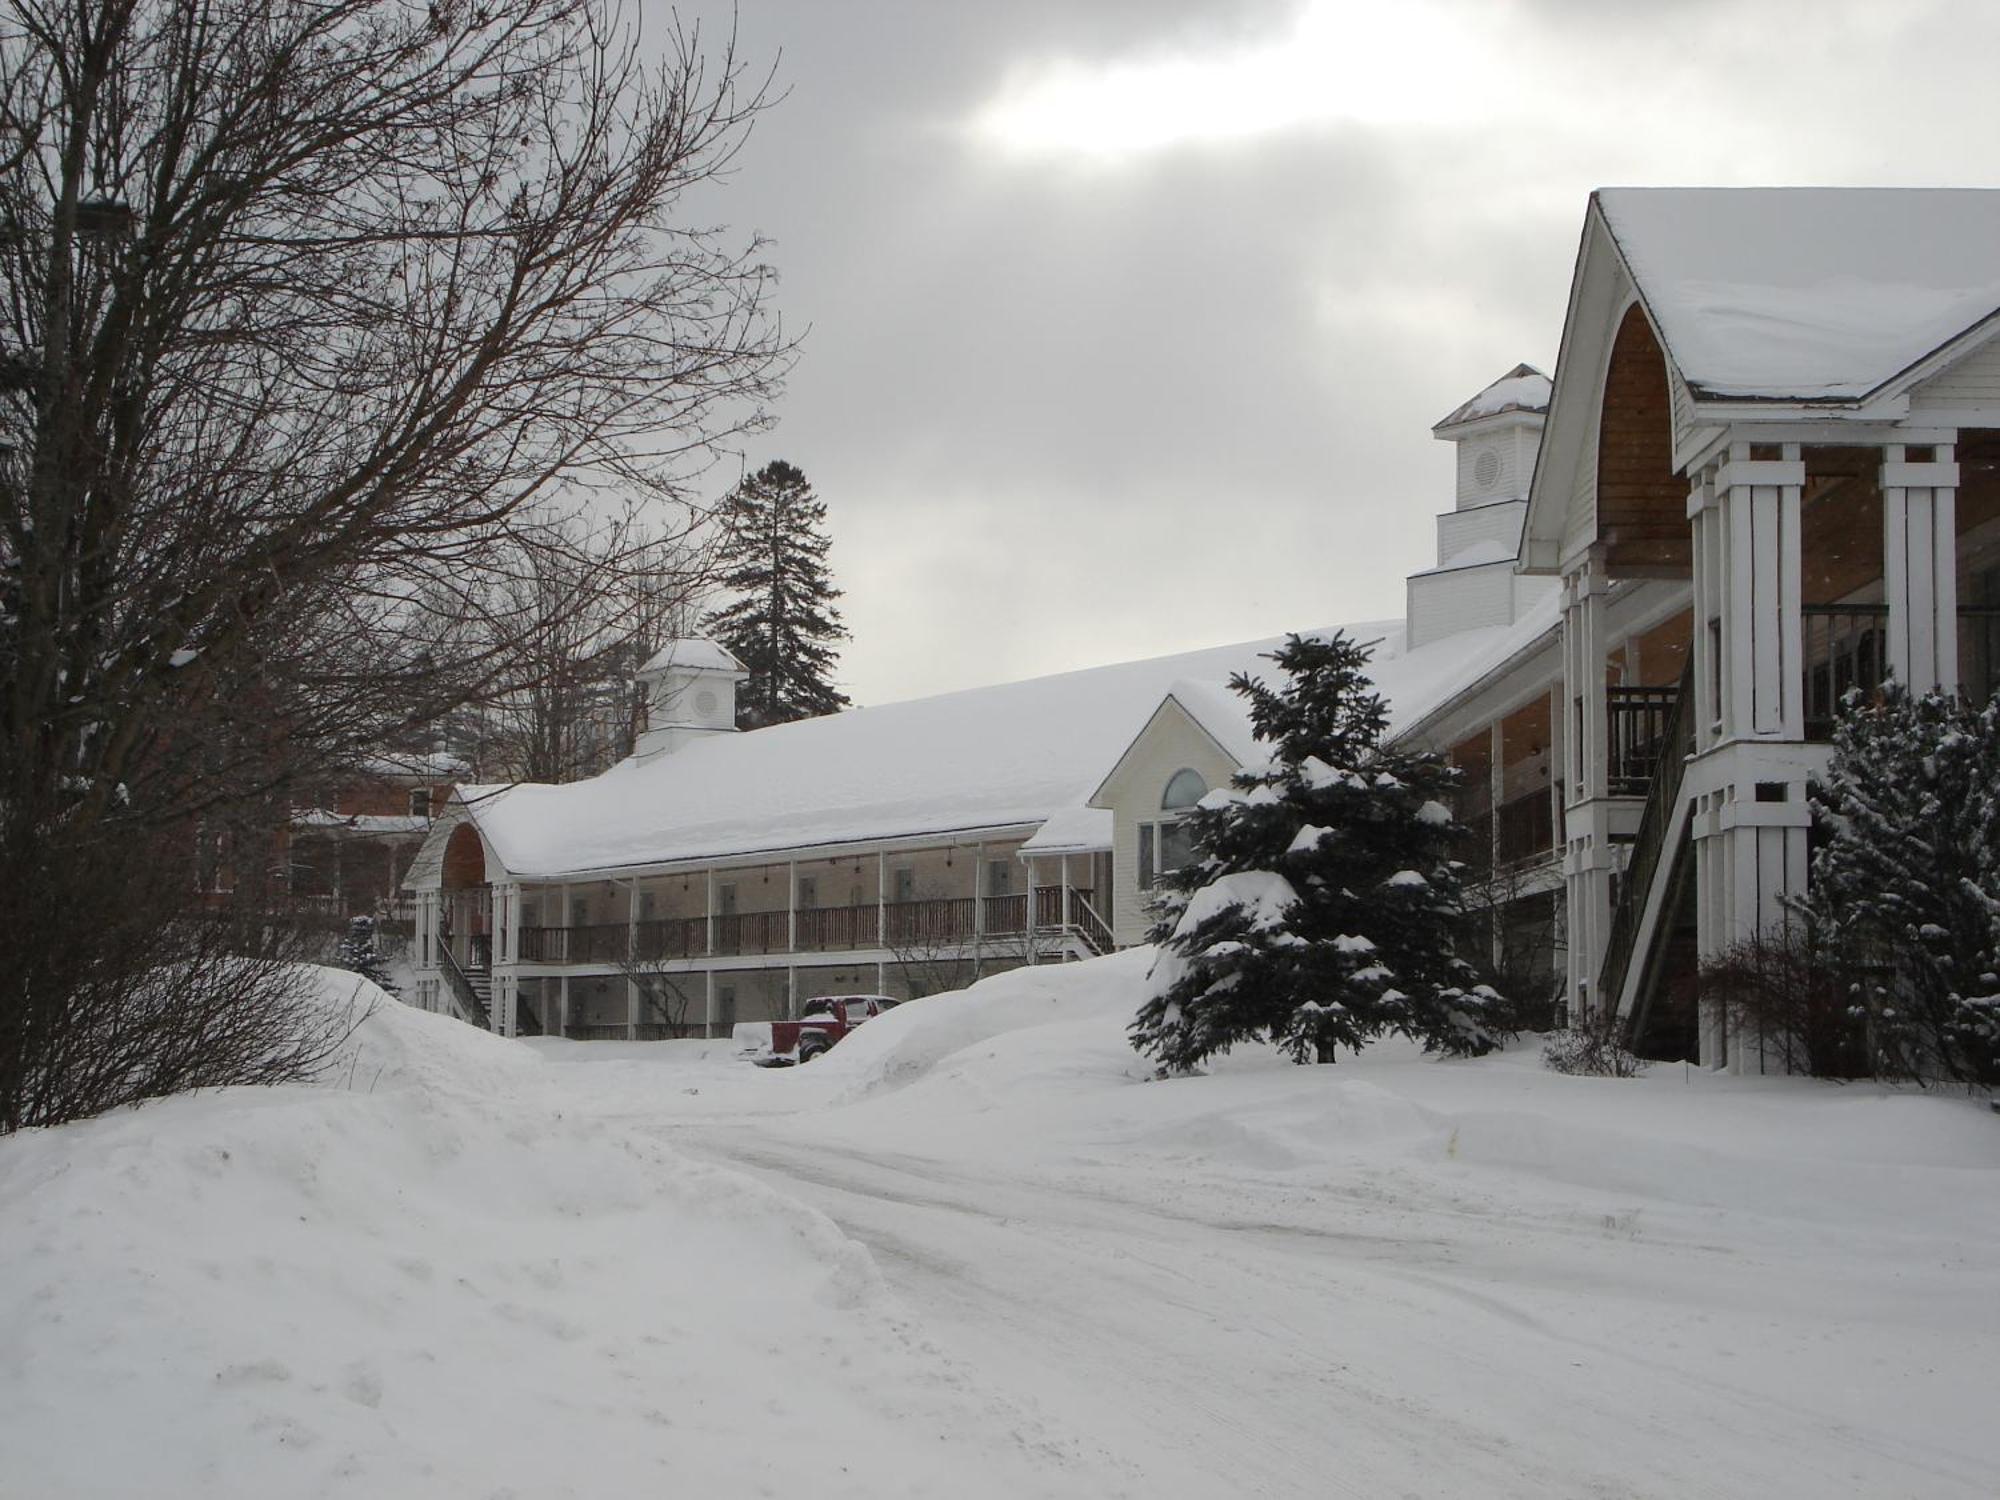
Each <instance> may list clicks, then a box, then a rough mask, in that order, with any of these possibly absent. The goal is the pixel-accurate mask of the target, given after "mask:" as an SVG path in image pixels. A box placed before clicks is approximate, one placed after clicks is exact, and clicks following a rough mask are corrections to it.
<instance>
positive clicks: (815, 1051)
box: [757, 995, 896, 1068]
mask: <svg viewBox="0 0 2000 1500" xmlns="http://www.w3.org/2000/svg"><path fill="white" fill-rule="evenodd" d="M895 1004H896V1002H895V1001H894V1000H892V999H891V998H890V997H889V996H887V995H815V996H814V997H813V998H812V999H810V1000H808V1001H806V1003H805V1004H804V1005H802V1006H800V1007H799V1018H798V1019H797V1020H796V1021H773V1022H771V1039H770V1042H769V1043H768V1044H767V1045H766V1046H764V1047H761V1048H759V1052H760V1054H761V1055H760V1056H759V1057H758V1058H757V1066H758V1067H760V1068H788V1067H790V1066H791V1065H792V1064H793V1063H809V1062H811V1061H812V1060H813V1059H814V1058H815V1057H818V1056H819V1055H820V1054H821V1053H822V1052H824V1051H826V1050H827V1049H828V1048H829V1047H831V1046H832V1045H833V1044H834V1043H835V1042H837V1041H839V1040H840V1039H841V1038H842V1037H844V1036H846V1035H847V1033H848V1032H850V1031H852V1030H854V1028H855V1027H857V1026H859V1025H860V1024H861V1023H862V1022H863V1021H866V1020H868V1019H869V1018H871V1017H873V1016H879V1015H881V1014H882V1012H883V1011H885V1010H889V1009H891V1008H893V1007H894V1006H895Z"/></svg>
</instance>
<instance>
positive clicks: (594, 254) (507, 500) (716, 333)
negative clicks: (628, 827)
mask: <svg viewBox="0 0 2000 1500" xmlns="http://www.w3.org/2000/svg"><path fill="white" fill-rule="evenodd" d="M636 15H637V11H636V8H632V7H620V6H619V5H617V4H616V3H615V0H481V3H478V4H474V3H470V0H430V3H428V4H425V5H416V4H410V3H406V0H316V3H310V4H308V3H304V0H0V123H4V127H5V128H4V130H0V746H4V750H0V868H5V869H7V870H8V871H9V873H10V879H8V880H7V881H5V882H0V886H4V887H5V893H4V895H0V932H4V933H5V934H6V936H5V938H4V939H0V941H4V942H5V943H6V944H7V946H8V947H9V948H10V949H12V950H13V951H12V952H9V953H4V954H0V972H4V975H5V977H4V979H0V985H4V990H0V1128H5V1127H6V1126H9V1125H14V1124H19V1123H21V1122H22V1121H23V1120H24V1119H25V1118H27V1117H28V1113H29V1112H28V1111H27V1110H26V1109H25V1107H24V1106H23V1104H22V1103H21V1101H22V1100H23V1099H25V1098H28V1097H30V1096H31V1095H33V1094H34V1093H35V1090H36V1089H37V1088H39V1087H40V1086H41V1085H40V1084H39V1083H38V1082H36V1080H37V1079H43V1078H44V1077H45V1074H46V1071H47V1070H48V1069H49V1068H52V1067H55V1066H58V1061H57V1059H59V1058H60V1056H61V1047H60V1042H61V1036H62V1033H63V1031H64V1029H65V1028H67V1027H71V1026H73V1025H75V1024H76V1013H77V1007H78V1006H79V1005H81V1004H83V1003H84V1001H83V997H85V996H90V997H91V999H90V1002H89V1003H90V1004H93V1005H99V1006H102V1005H105V1004H107V1003H110V1002H108V1001H107V1000H106V999H105V997H106V995H107V994H108V993H109V992H110V989H114V988H116V987H117V985H119V984H123V985H124V986H125V987H126V988H125V990H124V991H122V992H121V993H125V994H127V995H128V996H129V995H131V994H135V993H138V992H139V991H140V990H143V989H144V988H145V987H146V986H150V985H156V984H157V982H158V981H157V976H156V975H155V974H154V973H153V972H151V970H149V969H148V968H147V967H146V966H144V965H143V964H141V965H140V966H139V967H138V968H136V969H135V970H134V972H133V973H131V974H130V975H128V976H126V977H125V978H124V979H123V980H117V981H115V982H114V979H113V977H112V976H109V975H108V974H103V973H99V974H98V975H97V977H96V978H95V979H91V978H90V977H89V973H88V971H89V969H90V964H91V962H92V960H91V957H90V955H91V954H92V953H93V951H103V950H104V949H106V948H107V947H108V948H109V949H113V950H115V951H118V952H121V953H126V954H128V955H137V954H142V953H144V952H145V951H146V948H145V944H144V943H143V942H137V941H135V942H130V943H127V942H125V941H124V940H123V939H122V937H120V938H118V939H117V940H116V941H113V940H111V939H110V938H108V937H107V932H108V929H109V928H111V927H118V928H120V929H121V930H123V929H127V928H129V929H130V930H131V931H132V932H134V933H137V934H139V935H140V936H143V935H145V934H147V933H155V934H157V933H159V932H161V931H163V930H165V929H166V928H168V927H170V926H172V925H173V924H174V923H176V922H180V921H182V920H183V919H184V918H185V917H186V914H187V913H186V907H187V903H188V900H189V899H191V898H192V896H193V895H194V892H195V888H196V886H197V884H198V883H200V880H199V877H200V876H202V875H203V873H204V870H205V864H204V861H207V862H208V863H214V862H215V861H214V859H213V857H212V856H211V855H209V854H203V855H200V856H199V857H197V853H196V851H200V850H209V851H213V850H215V849H217V848H219V847H224V846H225V845H226V846H227V847H229V848H231V849H233V850H234V855H233V859H230V860H226V861H224V862H228V863H233V864H234V866H235V875H236V877H237V880H236V882H235V884H236V888H237V889H238V890H239V892H240V891H242V890H245V889H254V888H255V887H256V886H258V885H259V884H260V883H261V881H260V878H259V872H258V870H257V868H256V866H257V859H256V857H255V850H256V849H257V847H258V845H257V838H256V836H255V828H256V825H257V824H258V823H259V822H260V821H261V820H263V819H265V818H267V817H268V816H269V814H270V812H271V810H272V804H273V803H274V802H276V803H278V804H280V805H281V804H282V799H283V797H284V794H285V790H286V788H287V787H288V786H290V785H291V784H293V783H294V782H295V781H297V780H298V779H299V778H300V777H301V776H310V775H320V774H326V773H327V772H328V771H329V770H330V769H331V768H333V767H335V766H337V765H339V764H341V763H343V762H344V761H346V760H350V759H352V758H354V757H357V756H359V755H361V754H363V753H365V751H366V750H367V749H368V748H369V747H370V746H373V745H377V744H381V743H384V742H388V741H391V740H393V739H394V738H395V737H396V736H397V735H399V734H401V733H404V732H406V731H408V730H410V729H412V728H413V727H414V726H418V725H424V724H430V723H434V722H436V721H437V720H438V718H439V717H440V715H441V714H442V713H444V712H445V711H446V710H448V709H450V708H451V707H453V706H455V705H459V704H462V703H464V702H466V701H468V700H472V699H477V698H480V697H482V696H489V697H490V696H492V695H495V694H500V693H504V692H506V691H508V690H509V689H510V688H514V687H518V686H520V685H522V684H523V683H525V682H526V681H528V680H530V679H531V678H532V675H533V670H534V667H533V664H532V663H530V662H524V661H522V660H520V659H519V655H520V653H518V652H517V651H516V649H515V648H516V646H517V643H518V638H516V639H508V638H506V637H505V635H504V633H502V634H501V635H500V636H497V637H496V636H495V635H493V634H491V633H488V634H486V635H479V634H476V633H473V632H468V631H466V630H465V629H463V628H462V627H463V622H464V620H465V619H466V618H467V617H468V616H469V615H472V614H474V613H476V612H477V609H478V607H479V601H480V600H482V599H483V598H485V597H486V596H487V594H488V590H489V583H490V577H489V574H488V569H489V567H490V565H492V564H493V562H494V560H495V559H496V558H497V557H499V556H500V555H501V549H500V547H499V545H498V544H499V543H500V542H501V541H502V540H503V539H504V538H505V537H506V536H507V534H508V529H509V527H510V525H511V523H512V520H513V518H514V517H515V516H516V515H517V514H519V513H521V512H522V511H523V510H524V508H526V507H529V506H531V505H538V504H547V505H552V506H555V507H558V508H560V509H564V510H568V511H575V510H579V509H581V508H584V507H586V506H588V505H589V504H590V502H591V498H592V497H593V496H594V495H596V494H598V493H603V492H610V491H613V490H615V491H616V492H617V493H620V494H622V495H627V496H636V497H639V498H640V499H641V500H642V501H644V502H647V503H650V504H653V505H656V506H663V507H666V506H676V505H679V504H681V503H682V502H681V501H680V496H681V495H682V493H683V489H684V487H685V485H686V484H687V483H688V481H689V480H690V479H691V478H692V477H693V476H694V475H695V474H696V473H697V472H698V471H699V468H700V465H701V463H702V461H703V456H704V455H705V454H707V453H709V452H711V451H713V448H714V445H716V444H717V443H718V442H722V441H726V440H727V439H728V438H729V437H730V436H731V435H732V434H735V433H739V432H741V431H744V430H746V429H748V428H752V427H755V426H757V425H758V424H759V423H760V422H761V421H762V405H761V403H762V402H763V400H764V399H765V398H766V397H767V396H768V395H769V394H770V392H771V390H772V389H773V383H774V381H775V380H776V379H777V377H778V376H779V375H780V374H781V372H782V367H783V363H784V361H785V358H786V357H787V350H786V346H785V344H784V341H783V339H782V336H781V335H780V333H779V332H778V331H777V329H776V328H775V326H774V324H773V323H772V321H771V320H770V319H769V318H768V317H767V316H766V312H765V295H766V289H767V287H768V285H769V272H768V270H767V268H766V267H765V266H764V265H763V264H762V262H761V260H760V259H759V248H758V246H757V245H756V244H755V243H754V242H749V243H739V244H731V243H729V242H727V241H726V240H725V238H724V237H723V236H722V235H721V234H720V233H719V232H717V231H713V230H710V229H707V228H704V227H702V226H700V225H698V224H695V223H692V222H691V221H690V220H689V217H688V213H689V205H688V202H687V200H688V197H689V195H690V194H691V193H694V192H697V191H698V190H702V189H704V188H706V187H708V186H710V185H711V184H713V183H714V182H715V180H716V179H717V177H718V176H719V175H720V174H722V173H723V172H724V171H725V170H726V169H727V168H728V166H729V164H730V162H731V161H732V159H733V157H734V155H735V153H736V151H737V150H738V149H739V148H740V146H741V143H742V141H743V139H744V136H745V132H746V131H747V130H748V128H749V126H750V124H751V122H752V121H753V119H754V117H755V116H756V115H757V113H758V112H759V111H760V110H761V109H762V108H764V107H765V103H766V95H765V93H764V91H763V89H762V88H761V87H759V86H758V85H757V84H756V83H755V82H754V81H746V79H745V76H744V73H743V69H742V66H741V64H740V63H739V62H738V60H737V58H736V56H735V54H734V51H733V44H732V43H731V42H730V41H728V40H725V41H723V42H722V44H721V45H720V46H717V47H713V48H710V47H706V46H705V45H704V42H703V39H702V37H701V36H700V35H699V33H698V32H696V31H692V30H684V29H680V28H679V27H677V26H675V27H670V28H669V30H668V33H667V35H666V37H665V49H664V61H663V62H660V63H657V64H654V63H649V62H647V61H646V60H645V56H644V54H642V52H641V50H640V48H639V43H638V37H637V34H636V29H635V28H636ZM628 23H629V24H628ZM651 50H652V51H653V52H655V53H657V52H658V51H659V48H658V47H657V46H655V47H654V48H652V49H651ZM746 84H747V86H746ZM266 826H268V825H266ZM183 849H185V850H187V851H188V852H187V853H186V854H185V855H184V854H183V853H182V852H181V851H182V850H183ZM114 856H117V857H114ZM134 859H136V860H139V861H142V862H143V861H152V862H154V863H155V864H156V865H157V866H158V867H159V868H163V869H171V870H172V871H173V872H174V879H172V880H169V881H165V882H146V883H141V882H139V881H137V880H135V879H131V878H127V877H126V876H124V875H121V873H120V871H121V869H123V868H124V867H125V866H126V865H127V864H128V863H129V862H131V861H132V860H134ZM77 872H88V873H89V875H90V877H91V880H90V882H89V884H90V886H91V889H92V890H93V891H94V892H95V899H94V900H93V901H91V902H90V903H88V904H87V905H83V906H72V907H65V908H63V909H60V910H55V911H49V910H47V909H46V908H44V907H43V906H41V905H40V904H38V903H37V902H35V901H33V900H31V899H30V893H29V890H28V888H29V887H32V886H34V885H35V884H36V883H37V882H38V881H43V882H45V883H46V884H47V885H49V886H50V887H51V888H62V889H70V890H73V889H75V888H76V887H77V881H76V880H74V879H72V878H70V876H71V874H75V873H77ZM12 877H19V878H12ZM198 957H199V955H195V958H198ZM189 961H190V962H194V961H195V959H194V958H191V959H190V960H189ZM205 972H209V973H211V975H213V974H214V973H215V972H216V966H214V965H212V964H211V965H207V966H206V969H205ZM216 982H217V983H223V981H221V980H217V981H216ZM227 984H228V986H231V988H229V993H233V994H238V995H242V996H246V997H248V998H247V999H246V1000H245V1003H246V1004H247V1003H251V1002H253V1001H256V1000H257V995H256V993H255V992H256V987H255V986H249V987H245V986H243V985H241V984H238V983H236V982H235V981H234V980H230V981H228V982H227ZM217 993H218V994H221V993H222V992H221V991H218V992H217ZM267 998H268V997H267ZM131 1078H132V1088H133V1090H134V1092H133V1095H132V1097H139V1096H142V1095H144V1094H146V1093H148V1092H157V1091H158V1089H159V1087H161V1086H162V1085H161V1083H160V1080H159V1079H158V1078H157V1077H155V1076H153V1075H150V1074H147V1073H146V1072H145V1071H144V1070H143V1069H141V1070H136V1071H134V1072H133V1073H132V1074H131ZM115 1093H116V1091H115V1090H111V1091H108V1092H107V1091H103V1090H100V1091H98V1093H97V1094H95V1095H94V1096H93V1097H94V1098H96V1099H97V1101H98V1104H99V1105H101V1104H102V1103H103V1102H105V1101H106V1100H107V1099H109V1100H111V1101H112V1102H115ZM36 1118H47V1116H46V1115H40V1116H36Z"/></svg>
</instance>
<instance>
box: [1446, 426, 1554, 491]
mask: <svg viewBox="0 0 2000 1500" xmlns="http://www.w3.org/2000/svg"><path fill="white" fill-rule="evenodd" d="M1541 437H1542V434H1541V418H1540V417H1539V416H1525V415H1524V416H1523V417H1522V418H1521V419H1520V420H1519V421H1517V422H1515V423H1514V424H1513V425H1511V426H1507V427H1503V428H1500V429H1499V430H1497V431H1493V432H1482V433H1479V434H1477V435H1475V436H1472V437H1466V438H1458V439H1454V441H1455V442H1456V443H1457V444H1458V508H1459V509H1460V510H1465V509H1468V508H1469V507H1473V506H1481V505H1490V504H1492V503H1493V502H1494V501H1496V500H1524V499H1526V498H1527V494H1528V481H1529V480H1531V479H1532V478H1533V477H1534V473H1535V452H1536V450H1537V449H1538V448H1539V447H1540V445H1541ZM1482 453H1491V454H1492V455H1493V459H1494V464H1495V472H1494V476H1493V482H1492V483H1491V484H1481V483H1480V482H1479V455H1480V454H1482Z"/></svg>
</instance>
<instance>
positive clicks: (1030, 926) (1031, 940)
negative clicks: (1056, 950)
mask: <svg viewBox="0 0 2000 1500" xmlns="http://www.w3.org/2000/svg"><path fill="white" fill-rule="evenodd" d="M1021 863H1022V864H1023V865H1025V866H1027V870H1028V898H1027V905H1026V906H1025V907H1023V908H1022V909H1023V910H1024V911H1025V912H1026V913H1027V915H1026V916H1025V917H1024V918H1023V919H1022V922H1021V927H1022V930H1023V931H1024V932H1025V933H1026V934H1027V946H1028V967H1029V968H1031V969H1032V968H1033V967H1034V966H1035V856H1034V855H1032V854H1028V855H1023V856H1022V858H1021Z"/></svg>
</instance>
